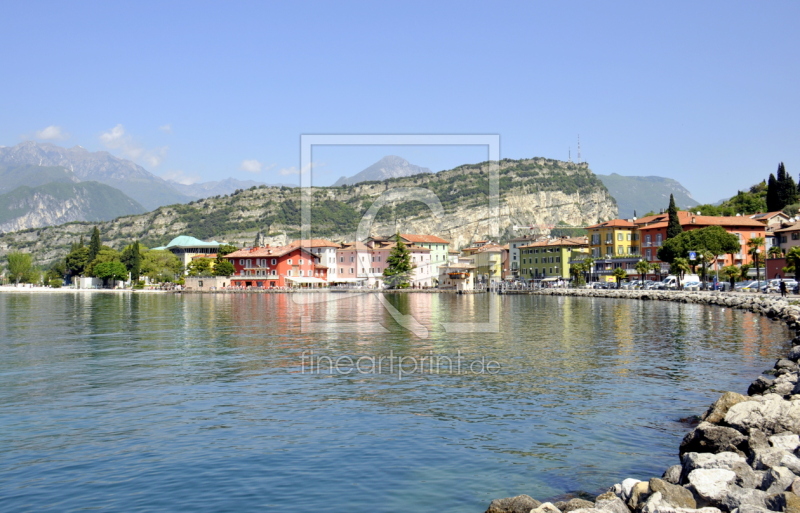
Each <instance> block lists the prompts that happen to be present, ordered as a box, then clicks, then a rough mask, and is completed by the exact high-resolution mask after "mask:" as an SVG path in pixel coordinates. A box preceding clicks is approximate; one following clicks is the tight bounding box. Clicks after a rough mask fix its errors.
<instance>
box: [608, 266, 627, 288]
mask: <svg viewBox="0 0 800 513" xmlns="http://www.w3.org/2000/svg"><path fill="white" fill-rule="evenodd" d="M611 274H612V275H613V276H614V278H616V279H617V288H619V282H621V281H622V280H624V279H625V278H627V277H628V273H627V272H625V269H623V268H622V267H617V268H616V269H614V272H613V273H611Z"/></svg>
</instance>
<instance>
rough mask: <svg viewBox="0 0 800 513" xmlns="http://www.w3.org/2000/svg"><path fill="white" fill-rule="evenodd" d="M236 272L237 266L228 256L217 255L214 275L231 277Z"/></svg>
mask: <svg viewBox="0 0 800 513" xmlns="http://www.w3.org/2000/svg"><path fill="white" fill-rule="evenodd" d="M235 273H236V268H235V267H234V266H233V264H232V263H231V261H230V260H228V259H227V258H221V257H217V262H216V263H215V264H214V276H225V277H226V278H229V277H231V276H233V275H234V274H235Z"/></svg>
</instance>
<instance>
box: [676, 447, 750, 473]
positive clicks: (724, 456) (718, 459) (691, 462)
mask: <svg viewBox="0 0 800 513" xmlns="http://www.w3.org/2000/svg"><path fill="white" fill-rule="evenodd" d="M682 459H683V470H684V472H685V473H686V474H687V475H688V474H689V472H691V471H693V470H697V469H713V468H718V469H720V468H721V469H725V470H732V467H733V466H734V465H735V464H736V463H747V460H746V459H745V458H744V457H743V456H740V455H738V454H736V453H735V452H721V453H719V454H711V453H708V452H687V453H686V454H684V455H683V458H682Z"/></svg>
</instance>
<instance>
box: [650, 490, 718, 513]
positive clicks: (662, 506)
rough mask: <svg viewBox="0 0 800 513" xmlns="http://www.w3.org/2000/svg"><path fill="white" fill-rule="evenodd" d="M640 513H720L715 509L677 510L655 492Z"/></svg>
mask: <svg viewBox="0 0 800 513" xmlns="http://www.w3.org/2000/svg"><path fill="white" fill-rule="evenodd" d="M642 513H722V512H721V511H720V510H719V509H717V508H708V507H706V508H700V509H691V508H678V507H675V506H673V505H672V504H670V503H669V502H667V501H666V500H664V498H663V496H662V495H661V492H655V493H653V494H652V495H650V497H649V498H648V499H647V502H646V503H645V504H644V506H643V507H642Z"/></svg>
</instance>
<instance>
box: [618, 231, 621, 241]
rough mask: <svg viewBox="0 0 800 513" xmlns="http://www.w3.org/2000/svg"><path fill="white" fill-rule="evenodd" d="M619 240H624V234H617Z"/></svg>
mask: <svg viewBox="0 0 800 513" xmlns="http://www.w3.org/2000/svg"><path fill="white" fill-rule="evenodd" d="M617 240H622V232H620V233H618V234H617Z"/></svg>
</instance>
